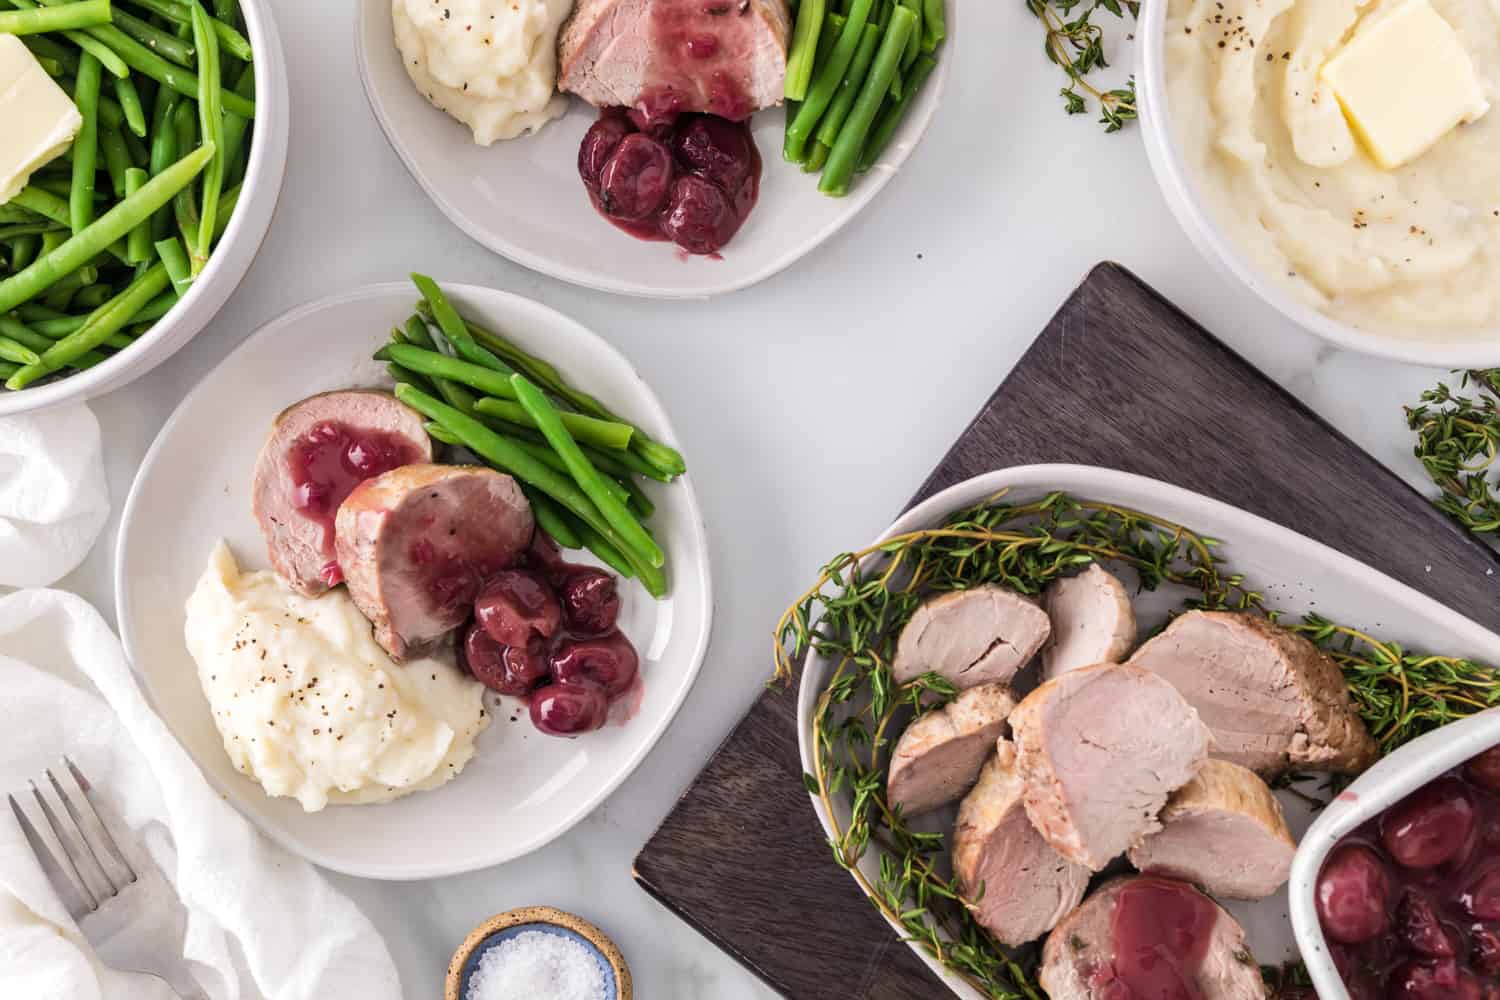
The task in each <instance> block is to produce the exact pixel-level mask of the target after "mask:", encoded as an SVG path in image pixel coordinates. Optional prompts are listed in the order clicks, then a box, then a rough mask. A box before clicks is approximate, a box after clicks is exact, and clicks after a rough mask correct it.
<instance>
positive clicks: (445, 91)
mask: <svg viewBox="0 0 1500 1000" xmlns="http://www.w3.org/2000/svg"><path fill="white" fill-rule="evenodd" d="M571 9H572V3H571V2H570V0H441V2H435V0H392V8H391V15H392V21H393V22H394V24H395V30H396V48H398V49H400V51H401V62H402V65H404V66H405V67H406V72H407V75H409V76H410V77H411V79H412V83H414V84H416V86H417V89H418V90H419V91H421V92H422V96H423V97H426V98H427V100H428V101H430V102H431V103H432V104H433V106H435V107H436V108H438V109H439V110H441V111H446V112H447V113H448V114H450V115H452V116H453V117H454V118H457V119H458V120H459V121H461V122H463V123H464V124H466V125H468V126H469V127H470V128H471V129H473V131H474V141H475V142H477V143H479V144H480V145H481V146H488V145H490V144H492V143H493V142H494V141H495V140H496V139H513V138H515V137H516V136H518V135H521V134H522V133H524V132H534V131H536V130H537V129H539V128H541V127H542V126H543V125H545V124H547V122H549V121H551V120H552V119H554V118H559V117H561V116H562V114H563V112H565V111H566V110H567V108H568V101H567V98H565V97H563V96H562V95H561V94H559V93H558V92H557V33H558V31H559V29H561V27H562V22H563V19H564V18H566V17H567V16H568V12H569V11H570V10H571Z"/></svg>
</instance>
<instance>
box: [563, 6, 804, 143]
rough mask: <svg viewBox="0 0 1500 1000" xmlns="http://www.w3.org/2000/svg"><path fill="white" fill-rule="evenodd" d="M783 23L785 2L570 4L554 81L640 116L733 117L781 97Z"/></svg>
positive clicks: (787, 20) (787, 18)
mask: <svg viewBox="0 0 1500 1000" xmlns="http://www.w3.org/2000/svg"><path fill="white" fill-rule="evenodd" d="M790 29H791V14H790V12H789V10H788V8H787V4H786V0H579V3H578V6H577V8H575V9H574V11H573V14H572V16H571V17H570V18H569V19H568V21H567V23H566V24H564V25H563V29H562V37H561V38H560V39H559V42H558V52H559V59H560V63H561V69H560V74H559V76H558V82H557V87H558V89H559V90H561V91H564V92H565V93H571V94H577V95H578V96H579V97H581V98H583V99H584V100H585V101H587V102H588V103H590V104H593V105H595V106H596V107H601V108H609V107H625V108H633V109H637V110H638V111H640V112H641V113H642V114H643V115H644V116H645V118H647V119H653V120H659V119H664V118H668V117H670V116H671V115H674V114H676V113H679V112H687V111H703V112H707V113H709V114H715V115H719V116H720V117H723V118H729V119H731V120H734V121H739V120H741V119H743V118H747V117H749V115H750V114H751V112H753V111H756V110H758V109H760V108H768V107H772V106H773V105H776V104H780V103H781V97H782V92H783V90H784V89H785V87H784V84H785V82H786V52H787V41H788V35H789V32H790Z"/></svg>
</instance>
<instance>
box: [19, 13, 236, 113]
mask: <svg viewBox="0 0 1500 1000" xmlns="http://www.w3.org/2000/svg"><path fill="white" fill-rule="evenodd" d="M8 2H10V3H17V4H20V3H31V2H33V0H8ZM41 2H42V3H43V4H44V5H46V6H48V7H55V6H57V5H59V4H64V3H68V2H69V0H41ZM83 30H84V32H85V33H86V34H87V35H88V36H89V37H90V38H92V39H94V40H95V41H98V42H102V43H104V44H105V45H107V46H108V47H109V48H111V49H113V50H114V51H115V53H116V54H118V56H119V58H120V59H122V60H124V62H125V64H126V65H127V66H128V67H129V68H130V69H133V70H135V71H136V72H138V73H141V74H143V75H145V76H149V77H150V78H151V79H153V80H155V81H156V82H157V83H160V84H162V85H163V86H166V87H170V88H172V89H173V90H175V91H177V93H179V94H181V95H182V96H183V97H191V98H194V99H197V97H198V77H197V75H196V74H194V73H191V72H189V71H188V70H186V69H184V68H183V67H181V66H178V65H176V64H175V63H171V62H168V61H167V60H165V59H163V58H162V57H161V56H159V55H157V54H156V53H155V52H152V51H151V50H150V49H148V48H146V46H144V45H142V44H141V43H140V42H138V41H136V40H135V39H134V38H131V37H130V36H129V35H127V34H125V32H123V31H121V30H120V29H119V28H116V27H115V26H114V25H109V24H104V25H97V26H95V27H92V28H85V29H83ZM224 110H225V111H228V112H229V113H230V114H232V115H239V116H240V117H241V118H254V117H255V104H254V102H253V101H247V100H245V99H244V98H243V97H240V96H239V95H238V94H225V95H224Z"/></svg>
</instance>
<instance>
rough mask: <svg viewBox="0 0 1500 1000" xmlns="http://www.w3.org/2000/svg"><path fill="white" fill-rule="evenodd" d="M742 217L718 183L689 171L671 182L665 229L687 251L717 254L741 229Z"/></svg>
mask: <svg viewBox="0 0 1500 1000" xmlns="http://www.w3.org/2000/svg"><path fill="white" fill-rule="evenodd" d="M739 224H740V220H739V216H737V215H736V214H735V211H734V205H733V204H731V203H730V200H729V196H728V195H727V194H725V193H724V189H723V188H721V187H719V185H717V184H715V183H713V182H712V181H710V180H707V179H705V178H703V177H699V176H697V175H695V174H688V175H687V176H686V177H679V178H677V183H675V184H673V185H672V200H671V203H670V204H669V205H668V206H667V217H666V219H665V220H664V221H663V223H662V230H663V231H664V232H665V233H666V234H667V235H668V236H669V237H671V239H672V242H674V243H676V244H677V245H678V246H680V247H682V248H683V249H684V250H686V251H687V252H688V253H699V254H707V253H714V252H715V251H717V250H720V249H722V248H723V246H724V244H726V243H728V242H729V241H730V240H731V239H732V238H733V237H734V234H735V230H737V229H738V228H739Z"/></svg>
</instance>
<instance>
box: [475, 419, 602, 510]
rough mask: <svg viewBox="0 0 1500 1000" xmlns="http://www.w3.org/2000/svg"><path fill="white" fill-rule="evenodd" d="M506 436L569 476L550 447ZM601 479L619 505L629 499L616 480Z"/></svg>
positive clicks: (492, 426)
mask: <svg viewBox="0 0 1500 1000" xmlns="http://www.w3.org/2000/svg"><path fill="white" fill-rule="evenodd" d="M476 412H478V413H479V417H478V419H480V420H483V412H482V411H476ZM488 426H490V428H491V429H492V430H494V431H495V432H496V433H505V431H502V430H500V429H499V428H497V427H494V425H488ZM507 436H508V437H509V438H510V439H511V441H513V442H514V443H515V446H516V447H517V448H520V449H521V450H522V451H524V452H526V453H527V454H528V455H530V456H531V457H532V458H534V459H536V460H537V461H538V462H541V463H543V464H544V465H547V466H550V467H551V468H552V469H554V470H556V471H557V472H561V473H563V474H564V475H568V474H569V470H568V463H566V462H564V461H563V458H562V456H561V455H559V454H558V453H557V452H555V451H553V450H552V446H551V445H548V444H545V443H543V444H537V443H536V442H535V441H528V440H526V439H525V438H522V437H518V436H517V435H515V434H507ZM602 478H603V479H604V487H605V489H607V490H609V491H610V492H611V493H613V494H614V495H615V496H616V497H617V498H618V499H619V501H620V502H621V503H625V502H627V501H628V500H629V499H630V491H629V490H627V489H626V488H625V487H624V486H623V485H621V484H620V483H619V482H617V481H616V480H614V479H611V478H609V477H608V476H604V477H602Z"/></svg>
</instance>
